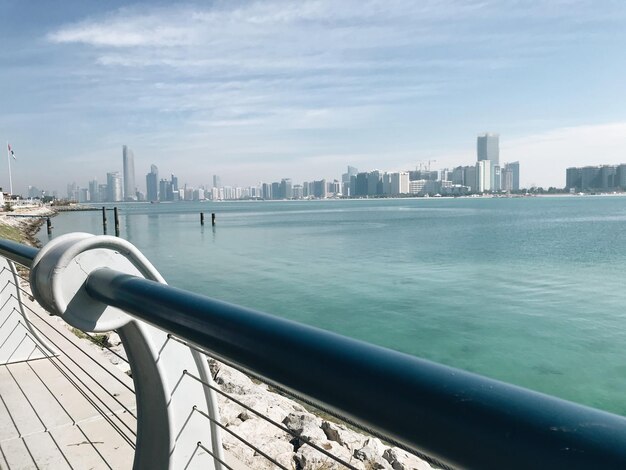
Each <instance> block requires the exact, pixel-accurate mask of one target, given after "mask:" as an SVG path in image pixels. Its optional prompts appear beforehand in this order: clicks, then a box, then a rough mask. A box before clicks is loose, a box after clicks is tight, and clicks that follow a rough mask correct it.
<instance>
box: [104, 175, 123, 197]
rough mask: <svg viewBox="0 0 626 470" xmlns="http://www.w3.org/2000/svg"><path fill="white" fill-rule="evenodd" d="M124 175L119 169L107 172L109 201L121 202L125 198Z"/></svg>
mask: <svg viewBox="0 0 626 470" xmlns="http://www.w3.org/2000/svg"><path fill="white" fill-rule="evenodd" d="M123 194H124V192H123V189H122V175H120V172H119V171H112V172H111V173H107V201H108V202H119V201H121V200H122V199H123Z"/></svg>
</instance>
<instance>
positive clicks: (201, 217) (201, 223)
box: [200, 212, 204, 225]
mask: <svg viewBox="0 0 626 470" xmlns="http://www.w3.org/2000/svg"><path fill="white" fill-rule="evenodd" d="M200 225H204V212H200Z"/></svg>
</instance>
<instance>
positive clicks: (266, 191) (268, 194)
mask: <svg viewBox="0 0 626 470" xmlns="http://www.w3.org/2000/svg"><path fill="white" fill-rule="evenodd" d="M261 197H262V198H263V199H272V185H271V184H268V183H263V184H262V185H261Z"/></svg>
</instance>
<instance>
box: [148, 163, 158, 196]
mask: <svg viewBox="0 0 626 470" xmlns="http://www.w3.org/2000/svg"><path fill="white" fill-rule="evenodd" d="M146 198H147V199H148V201H150V202H152V201H158V200H159V169H158V168H157V166H156V165H150V173H148V174H147V175H146Z"/></svg>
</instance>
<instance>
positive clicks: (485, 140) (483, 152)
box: [476, 133, 500, 166]
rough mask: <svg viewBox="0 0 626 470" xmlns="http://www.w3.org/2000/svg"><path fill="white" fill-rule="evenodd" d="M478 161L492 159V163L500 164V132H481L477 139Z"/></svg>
mask: <svg viewBox="0 0 626 470" xmlns="http://www.w3.org/2000/svg"><path fill="white" fill-rule="evenodd" d="M476 155H477V156H478V161H481V160H490V161H491V162H492V163H491V164H492V165H494V166H495V165H498V166H499V165H500V134H489V133H486V134H481V135H479V136H478V138H477V139H476Z"/></svg>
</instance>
